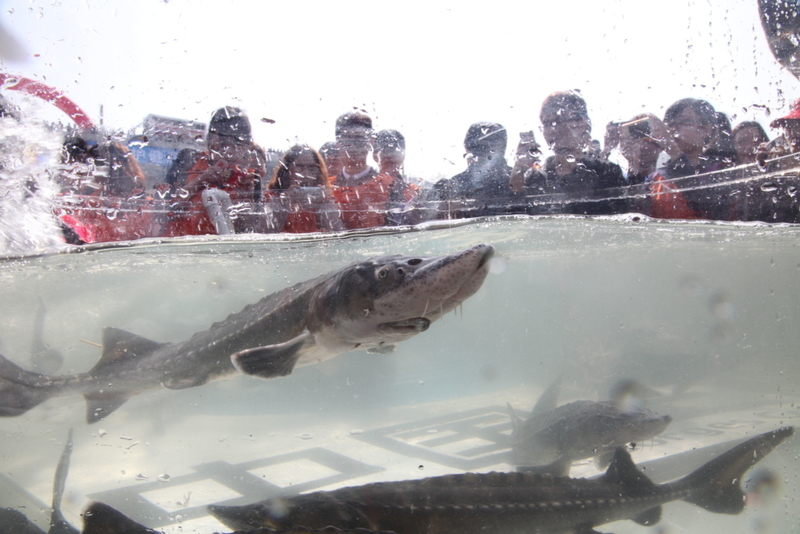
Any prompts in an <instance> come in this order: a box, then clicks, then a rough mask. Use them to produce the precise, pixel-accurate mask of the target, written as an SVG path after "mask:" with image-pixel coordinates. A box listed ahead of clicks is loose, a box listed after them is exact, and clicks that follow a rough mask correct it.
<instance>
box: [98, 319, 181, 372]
mask: <svg viewBox="0 0 800 534" xmlns="http://www.w3.org/2000/svg"><path fill="white" fill-rule="evenodd" d="M165 345H167V343H158V342H156V341H152V340H150V339H147V338H145V337H142V336H139V335H136V334H133V333H131V332H128V331H127V330H122V329H121V328H114V327H111V326H107V327H105V328H104V329H103V355H102V356H101V357H100V361H98V362H97V364H96V365H95V366H94V367H92V370H91V371H89V374H93V373H94V372H95V371H97V370H98V369H100V368H101V367H103V366H105V365H109V364H112V363H114V362H119V361H124V360H127V359H130V358H140V357H142V356H146V355H148V354H151V353H152V352H154V351H156V350H158V349H160V348H161V347H163V346H165Z"/></svg>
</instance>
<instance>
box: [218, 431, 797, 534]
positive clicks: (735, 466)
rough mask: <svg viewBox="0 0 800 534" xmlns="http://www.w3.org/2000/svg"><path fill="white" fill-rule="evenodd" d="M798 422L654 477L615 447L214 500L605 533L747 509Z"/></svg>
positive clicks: (278, 523) (235, 514)
mask: <svg viewBox="0 0 800 534" xmlns="http://www.w3.org/2000/svg"><path fill="white" fill-rule="evenodd" d="M793 432H794V429H793V428H792V427H785V428H781V429H778V430H774V431H772V432H767V433H765V434H761V435H759V436H756V437H754V438H751V439H749V440H747V441H745V442H743V443H740V444H739V445H736V446H735V447H733V448H732V449H730V450H729V451H728V452H725V453H723V454H721V455H720V456H718V457H716V458H715V459H713V460H711V461H709V462H708V463H706V464H705V465H703V466H701V467H700V468H699V469H697V470H695V471H693V472H692V473H690V474H689V475H687V476H685V477H683V478H681V479H679V480H676V481H674V482H669V483H667V484H661V485H656V484H655V483H653V482H652V481H651V480H650V479H649V478H647V477H646V476H645V475H644V473H642V472H640V471H639V470H638V469H637V468H636V466H635V465H634V463H633V461H632V460H631V457H630V454H628V452H627V451H626V450H625V448H623V447H619V448H617V450H616V452H615V454H614V457H613V458H612V460H611V464H610V465H609V467H608V470H607V471H606V473H605V474H604V475H603V476H601V477H599V478H596V479H575V478H567V477H552V476H550V475H539V474H535V473H488V474H475V473H468V474H464V475H447V476H441V477H432V478H424V479H421V480H411V481H404V482H379V483H376V484H367V485H364V486H357V487H351V488H342V489H339V490H334V491H320V492H316V493H309V494H305V495H297V496H294V497H283V498H275V499H270V500H267V501H263V502H261V503H258V504H252V505H247V506H218V505H217V506H215V505H212V506H209V507H208V510H209V511H210V512H211V514H212V515H214V517H216V518H217V519H219V520H220V521H222V522H223V523H224V524H225V525H227V526H228V527H232V528H238V529H243V530H252V529H255V528H270V529H273V530H274V531H285V530H289V529H291V528H293V527H298V526H302V527H304V528H307V529H319V528H323V527H327V526H333V527H336V528H340V529H356V528H365V529H368V530H383V531H386V530H388V531H392V532H396V533H397V534H486V533H488V532H498V533H503V534H534V533H539V534H543V533H548V534H556V533H561V534H564V533H571V534H597V531H596V530H594V527H596V526H599V525H603V524H606V523H610V522H612V521H619V520H622V519H632V520H633V521H635V522H636V523H639V524H640V525H654V524H656V523H658V521H659V520H660V518H661V505H662V504H665V503H668V502H671V501H675V500H678V499H682V500H684V501H686V502H690V503H692V504H695V505H697V506H700V507H702V508H705V509H706V510H709V511H711V512H716V513H723V514H738V513H740V512H741V511H742V510H743V509H744V505H745V495H744V493H743V492H742V489H741V482H742V478H743V475H744V474H745V472H747V470H748V469H750V468H751V467H752V466H753V465H755V464H756V463H757V462H758V461H759V460H761V459H762V458H763V457H764V456H766V455H767V454H769V453H770V452H771V451H772V450H773V449H775V448H776V447H777V446H778V445H779V444H780V443H781V442H783V441H784V440H785V439H786V438H788V437H789V436H791V435H792V433H793Z"/></svg>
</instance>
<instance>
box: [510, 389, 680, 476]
mask: <svg viewBox="0 0 800 534" xmlns="http://www.w3.org/2000/svg"><path fill="white" fill-rule="evenodd" d="M561 380H562V377H561V376H559V377H558V378H557V379H556V380H555V381H554V382H553V383H552V384H551V385H550V386H549V387H548V388H547V390H545V392H544V393H543V394H542V396H541V397H539V400H538V401H537V402H536V405H535V406H534V407H533V410H532V411H531V416H530V417H529V418H528V419H527V420H525V421H522V420H521V419H520V418H519V417H518V416H517V415H516V414H515V413H514V410H513V409H512V408H511V405H508V411H509V415H510V416H511V423H512V433H511V451H512V452H511V457H512V461H513V463H514V465H516V466H517V470H518V471H523V470H524V471H532V472H536V473H539V474H551V475H556V476H566V475H568V474H569V469H570V466H571V465H572V462H574V461H576V460H582V459H584V458H590V457H592V456H594V461H595V465H596V466H597V467H598V468H599V469H605V467H606V466H607V465H608V463H609V461H610V460H611V458H612V456H613V455H614V451H615V450H616V449H617V447H620V446H623V445H625V444H627V443H638V442H641V441H645V440H648V439H650V438H652V437H653V436H656V435H658V434H661V433H662V432H664V430H666V428H667V426H668V425H669V424H670V423H671V422H672V417H671V416H669V415H658V414H656V413H653V412H651V411H650V410H648V409H646V408H643V407H640V406H635V405H631V404H630V403H626V402H624V399H622V398H616V399H612V400H610V401H601V402H594V401H588V400H578V401H574V402H570V403H569V404H564V405H563V406H557V405H558V396H559V393H560V389H561ZM628 382H630V381H628ZM615 396H616V397H619V395H614V393H613V392H612V397H615Z"/></svg>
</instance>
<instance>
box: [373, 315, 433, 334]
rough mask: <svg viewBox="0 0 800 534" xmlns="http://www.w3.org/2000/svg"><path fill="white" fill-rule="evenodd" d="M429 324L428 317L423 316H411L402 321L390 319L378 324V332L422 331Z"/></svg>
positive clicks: (404, 332)
mask: <svg viewBox="0 0 800 534" xmlns="http://www.w3.org/2000/svg"><path fill="white" fill-rule="evenodd" d="M430 326H431V321H430V319H426V318H425V317H412V318H411V319H403V320H402V321H392V322H390V323H381V324H379V325H378V332H380V333H381V334H408V333H412V332H416V333H420V332H424V331H425V330H427V329H428V327H430Z"/></svg>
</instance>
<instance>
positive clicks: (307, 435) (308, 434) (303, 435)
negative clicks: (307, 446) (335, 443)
mask: <svg viewBox="0 0 800 534" xmlns="http://www.w3.org/2000/svg"><path fill="white" fill-rule="evenodd" d="M297 437H298V438H300V439H312V438H313V437H314V434H312V433H311V432H306V433H304V434H299V435H298V436H297Z"/></svg>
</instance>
